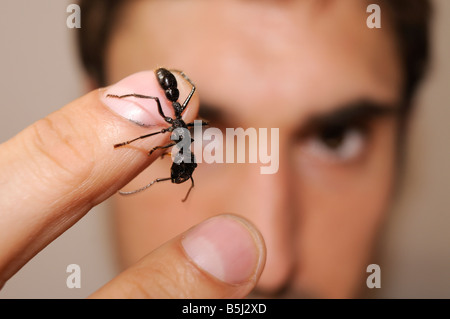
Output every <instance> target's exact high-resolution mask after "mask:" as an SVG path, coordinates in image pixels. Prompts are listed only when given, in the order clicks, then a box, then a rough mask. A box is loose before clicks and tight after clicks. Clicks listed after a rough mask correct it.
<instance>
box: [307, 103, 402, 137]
mask: <svg viewBox="0 0 450 319" xmlns="http://www.w3.org/2000/svg"><path fill="white" fill-rule="evenodd" d="M398 112H399V108H398V107H395V106H392V105H389V104H382V103H378V102H376V101H372V100H358V101H354V102H350V103H347V104H345V105H342V106H339V107H336V108H334V109H333V110H332V111H327V112H323V113H319V114H314V115H311V116H310V117H308V118H307V119H306V120H305V121H304V122H303V125H302V127H301V130H300V131H301V132H299V134H300V135H304V134H305V133H310V132H312V131H314V130H318V129H321V128H323V127H328V126H347V125H352V124H358V123H364V122H367V121H369V120H372V119H374V118H378V117H384V116H395V115H397V114H398Z"/></svg>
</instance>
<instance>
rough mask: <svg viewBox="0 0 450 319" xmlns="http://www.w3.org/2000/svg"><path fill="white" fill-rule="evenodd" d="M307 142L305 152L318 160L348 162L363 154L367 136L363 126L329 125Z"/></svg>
mask: <svg viewBox="0 0 450 319" xmlns="http://www.w3.org/2000/svg"><path fill="white" fill-rule="evenodd" d="M305 142H306V143H305V144H304V149H305V151H306V152H308V153H309V154H310V155H312V156H314V157H316V158H318V159H321V160H324V161H329V162H330V161H331V162H346V161H351V160H353V159H356V158H357V157H358V156H359V155H361V154H362V153H363V151H364V149H365V147H366V144H367V134H366V131H365V129H364V128H362V127H361V126H356V125H328V126H325V127H322V128H321V129H319V130H317V131H316V132H315V133H314V134H311V135H309V136H308V137H307V139H306V141H305Z"/></svg>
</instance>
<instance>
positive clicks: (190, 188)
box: [181, 176, 194, 203]
mask: <svg viewBox="0 0 450 319" xmlns="http://www.w3.org/2000/svg"><path fill="white" fill-rule="evenodd" d="M191 182H192V184H191V187H189V190H188V192H187V194H186V197H185V198H184V199H182V200H181V201H182V202H183V203H184V202H185V201H186V199H187V198H188V196H189V193H190V192H191V190H192V189H193V188H194V179H193V178H192V176H191Z"/></svg>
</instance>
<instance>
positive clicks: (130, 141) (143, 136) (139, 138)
mask: <svg viewBox="0 0 450 319" xmlns="http://www.w3.org/2000/svg"><path fill="white" fill-rule="evenodd" d="M169 131H170V129H167V128H163V129H162V130H161V131H159V132H154V133H150V134H146V135H142V136H139V137H136V138H134V139H132V140H129V141H126V142H123V143H119V144H114V148H118V147H121V146H125V145H128V144H130V143H132V142H134V141H137V140H141V139H143V138H147V137H150V136H153V135H157V134H161V133H166V132H169Z"/></svg>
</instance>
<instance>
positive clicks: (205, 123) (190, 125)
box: [186, 121, 209, 127]
mask: <svg viewBox="0 0 450 319" xmlns="http://www.w3.org/2000/svg"><path fill="white" fill-rule="evenodd" d="M208 125H209V123H208V122H205V121H202V126H208ZM186 126H187V127H194V126H195V123H187V124H186Z"/></svg>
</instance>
